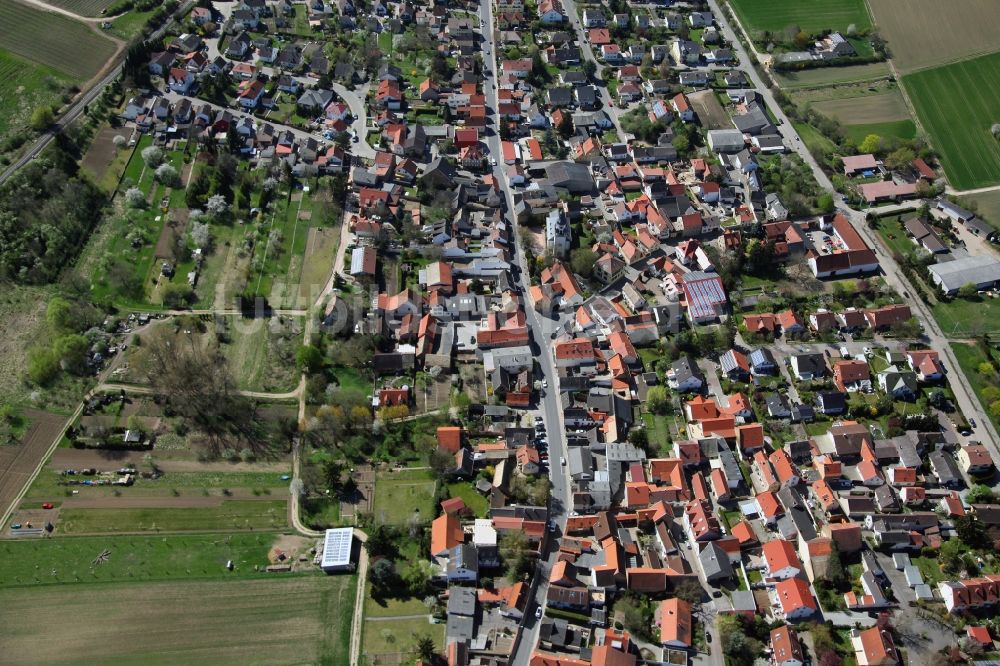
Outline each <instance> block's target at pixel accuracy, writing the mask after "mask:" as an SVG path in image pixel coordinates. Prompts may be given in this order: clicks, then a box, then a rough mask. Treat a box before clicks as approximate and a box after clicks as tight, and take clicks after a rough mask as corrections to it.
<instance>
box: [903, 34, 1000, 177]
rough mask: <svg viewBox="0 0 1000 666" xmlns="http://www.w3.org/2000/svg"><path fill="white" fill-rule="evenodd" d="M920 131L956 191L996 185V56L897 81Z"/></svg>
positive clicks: (999, 78)
mask: <svg viewBox="0 0 1000 666" xmlns="http://www.w3.org/2000/svg"><path fill="white" fill-rule="evenodd" d="M903 85H904V86H905V87H906V90H907V92H908V93H909V96H910V99H911V100H912V102H913V105H914V106H915V107H916V110H917V116H918V117H919V118H920V122H921V124H922V125H923V128H924V129H925V130H926V131H927V133H928V134H930V138H931V143H932V144H933V146H934V148H935V149H936V150H937V152H938V153H939V154H940V155H941V163H942V164H943V165H944V168H945V172H946V174H947V176H948V180H949V181H950V182H951V184H952V185H953V186H954V187H955V188H957V189H972V188H976V187H984V186H987V185H993V184H996V183H998V182H1000V141H998V140H997V138H996V137H994V136H993V135H992V134H991V132H990V128H991V127H992V126H993V125H994V124H995V123H996V122H998V120H1000V117H998V115H997V109H998V107H1000V53H994V54H991V55H987V56H983V57H980V58H975V59H973V60H967V61H965V62H957V63H954V64H952V65H945V66H943V67H936V68H934V69H929V70H924V71H921V72H917V73H915V74H910V75H908V76H904V77H903Z"/></svg>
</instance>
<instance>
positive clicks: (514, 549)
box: [498, 531, 531, 580]
mask: <svg viewBox="0 0 1000 666" xmlns="http://www.w3.org/2000/svg"><path fill="white" fill-rule="evenodd" d="M498 546H499V551H500V559H501V560H503V563H504V565H505V566H506V567H507V575H508V576H509V577H510V578H511V579H512V580H520V579H521V577H522V576H523V575H524V574H526V573H528V571H529V570H530V568H531V559H530V557H529V554H528V553H529V549H528V539H527V537H525V535H524V533H523V532H515V531H509V532H507V533H505V534H504V535H503V536H501V537H500V543H499V544H498Z"/></svg>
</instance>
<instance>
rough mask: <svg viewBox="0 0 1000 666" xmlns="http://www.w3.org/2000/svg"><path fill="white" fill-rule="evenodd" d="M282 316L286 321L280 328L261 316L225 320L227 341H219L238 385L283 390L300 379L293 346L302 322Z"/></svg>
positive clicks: (288, 389) (289, 389)
mask: <svg viewBox="0 0 1000 666" xmlns="http://www.w3.org/2000/svg"><path fill="white" fill-rule="evenodd" d="M283 319H286V320H288V321H289V323H288V325H287V326H284V327H281V328H280V329H278V328H276V327H277V324H274V323H273V322H270V321H268V320H264V319H253V320H243V319H240V318H237V317H232V318H230V319H229V320H228V322H229V327H228V329H227V330H228V332H229V342H228V343H227V344H225V345H222V352H223V353H224V354H225V355H226V358H228V359H229V360H230V366H231V367H232V368H233V371H234V372H235V374H236V381H237V383H238V384H239V386H240V388H241V389H245V390H248V391H273V392H284V391H291V390H292V389H294V388H295V385H296V384H297V383H298V381H299V374H298V370H297V369H296V367H295V350H296V349H298V345H299V344H300V343H301V339H302V338H301V335H298V334H295V332H296V331H299V332H301V330H302V326H303V325H304V322H303V320H302V318H296V319H295V320H294V322H292V321H291V319H290V318H287V317H285V318H283ZM275 331H278V332H277V333H276V332H275Z"/></svg>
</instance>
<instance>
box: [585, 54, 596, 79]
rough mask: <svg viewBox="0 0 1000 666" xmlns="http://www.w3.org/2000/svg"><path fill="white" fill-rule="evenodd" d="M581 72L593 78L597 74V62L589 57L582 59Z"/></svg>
mask: <svg viewBox="0 0 1000 666" xmlns="http://www.w3.org/2000/svg"><path fill="white" fill-rule="evenodd" d="M583 73H584V74H586V75H587V78H593V76H594V75H595V74H597V63H595V62H594V61H593V60H591V59H590V58H587V59H585V60H584V61H583Z"/></svg>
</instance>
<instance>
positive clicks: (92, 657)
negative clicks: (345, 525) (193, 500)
mask: <svg viewBox="0 0 1000 666" xmlns="http://www.w3.org/2000/svg"><path fill="white" fill-rule="evenodd" d="M220 568H221V566H220ZM356 583H357V578H356V577H355V576H350V575H346V576H324V575H310V576H288V575H280V576H270V577H264V576H263V575H260V574H258V577H257V578H256V579H242V580H229V581H221V580H220V581H183V582H182V581H172V582H145V583H134V582H129V583H111V584H97V585H87V584H78V585H61V586H58V587H56V586H50V587H46V588H41V589H33V588H12V589H4V590H0V622H2V623H3V627H4V638H3V644H4V663H5V664H41V663H46V664H53V663H61V664H62V663H74V664H75V663H80V664H83V663H89V664H98V663H99V664H151V665H160V664H163V665H166V664H251V663H252V664H289V663H308V664H331V665H332V664H346V663H347V662H348V650H349V645H350V630H351V620H352V618H353V614H352V613H351V612H350V609H351V608H352V607H353V604H354V594H355V586H356ZM125 627H127V628H128V633H129V634H131V635H132V636H133V637H134V638H133V639H127V638H125V637H124V636H123V635H122V633H121V632H122V629H123V628H125Z"/></svg>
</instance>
